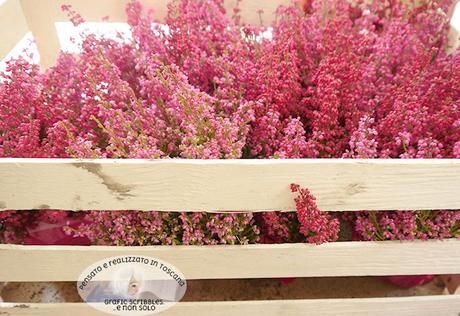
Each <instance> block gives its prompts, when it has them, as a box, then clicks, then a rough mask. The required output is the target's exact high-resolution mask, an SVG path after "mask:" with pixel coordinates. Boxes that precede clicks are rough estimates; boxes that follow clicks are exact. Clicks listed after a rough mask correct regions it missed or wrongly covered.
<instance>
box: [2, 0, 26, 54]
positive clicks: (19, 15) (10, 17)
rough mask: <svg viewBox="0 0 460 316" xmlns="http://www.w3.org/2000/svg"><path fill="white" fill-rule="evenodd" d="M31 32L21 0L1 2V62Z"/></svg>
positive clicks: (3, 0)
mask: <svg viewBox="0 0 460 316" xmlns="http://www.w3.org/2000/svg"><path fill="white" fill-rule="evenodd" d="M28 32H29V26H28V25H27V21H26V18H25V17H24V14H23V12H22V8H21V3H20V2H19V0H2V1H0V60H1V59H3V58H4V57H6V56H7V55H8V54H9V53H10V51H11V50H12V49H13V48H14V47H15V46H16V45H17V44H18V43H19V42H20V41H21V40H22V39H23V38H24V36H25V35H26V34H27V33H28Z"/></svg>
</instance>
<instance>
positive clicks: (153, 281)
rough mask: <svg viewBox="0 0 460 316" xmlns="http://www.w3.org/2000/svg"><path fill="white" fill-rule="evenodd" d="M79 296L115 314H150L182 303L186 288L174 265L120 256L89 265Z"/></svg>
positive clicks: (157, 260)
mask: <svg viewBox="0 0 460 316" xmlns="http://www.w3.org/2000/svg"><path fill="white" fill-rule="evenodd" d="M77 287H78V293H79V294H80V297H81V298H82V299H83V300H84V301H85V302H86V303H88V304H90V305H91V306H93V307H94V308H96V309H98V310H100V311H103V312H106V313H110V314H114V315H151V314H155V313H159V312H162V311H164V310H166V309H168V308H170V307H171V306H173V305H174V304H176V303H177V302H179V301H180V300H181V299H182V297H183V296H184V294H185V291H186V289H187V282H186V280H185V277H184V275H183V274H182V273H181V272H180V271H179V270H178V269H177V268H176V267H174V266H173V265H172V264H170V263H168V262H165V261H163V260H160V259H157V258H153V257H146V256H117V257H111V258H106V259H103V260H101V261H98V262H96V263H94V264H92V265H90V266H89V267H88V268H86V269H85V270H84V271H83V273H82V274H81V275H80V278H79V279H78V282H77Z"/></svg>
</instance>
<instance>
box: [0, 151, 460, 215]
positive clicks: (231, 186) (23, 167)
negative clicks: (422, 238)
mask: <svg viewBox="0 0 460 316" xmlns="http://www.w3.org/2000/svg"><path fill="white" fill-rule="evenodd" d="M290 183H298V184H300V185H302V186H305V187H308V188H310V190H311V191H312V192H313V194H314V195H315V196H316V197H317V201H318V206H319V208H320V209H321V210H324V211H355V210H394V209H399V210H414V209H460V160H442V159H439V160H437V159H436V160H421V159H420V160H418V159H417V160H355V159H350V160H342V159H297V160H296V159H293V160H182V159H164V160H150V161H149V160H135V159H130V160H108V159H106V160H104V159H100V160H84V161H83V160H74V159H9V158H7V159H0V187H1V188H2V190H0V209H3V210H5V209H17V210H21V209H66V210H169V211H178V210H193V211H236V210H238V211H260V210H293V209H294V203H293V194H292V193H291V192H290V189H289V185H290Z"/></svg>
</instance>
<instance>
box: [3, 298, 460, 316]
mask: <svg viewBox="0 0 460 316" xmlns="http://www.w3.org/2000/svg"><path fill="white" fill-rule="evenodd" d="M459 311H460V295H451V296H447V295H443V296H441V295H439V296H415V297H388V298H358V299H315V300H308V299H303V300H272V301H228V302H181V303H178V304H177V305H175V306H173V307H172V308H171V309H169V310H166V311H164V312H162V313H161V315H162V316H182V315H188V316H234V315H264V316H279V315H283V316H303V315H305V316H307V315H308V316H337V315H340V316H365V315H366V316H367V315H373V316H389V315H391V316H433V315H439V316H458V313H459ZM1 313H8V314H6V315H10V316H16V315H21V316H27V315H37V316H39V315H42V316H45V315H46V316H61V315H79V316H96V315H98V316H102V315H107V314H105V313H103V312H100V311H98V310H96V309H94V308H92V307H91V306H89V305H87V304H85V303H56V304H41V303H24V304H17V303H0V314H1Z"/></svg>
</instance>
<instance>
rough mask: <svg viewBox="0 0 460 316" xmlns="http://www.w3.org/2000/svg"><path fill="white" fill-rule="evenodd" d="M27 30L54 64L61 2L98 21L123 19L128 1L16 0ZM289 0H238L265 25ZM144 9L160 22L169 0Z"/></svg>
mask: <svg viewBox="0 0 460 316" xmlns="http://www.w3.org/2000/svg"><path fill="white" fill-rule="evenodd" d="M20 1H21V4H22V7H23V10H24V14H25V16H26V18H27V21H28V23H29V26H30V29H31V31H32V33H33V35H34V37H35V40H36V42H37V47H38V50H39V52H40V63H41V65H42V67H43V68H48V67H49V66H51V65H53V64H54V61H55V59H56V56H57V53H58V51H59V49H60V46H59V40H58V38H57V33H56V29H55V27H54V23H55V22H66V21H69V19H68V18H67V16H66V14H65V13H63V12H62V10H61V5H63V4H66V5H67V4H70V5H72V8H73V9H74V10H75V11H76V12H78V13H80V14H81V15H82V17H83V18H84V19H85V20H86V21H88V22H98V21H101V19H102V18H103V17H106V16H108V17H109V18H110V19H109V21H111V22H126V14H125V6H126V4H127V3H128V2H129V0H97V1H94V0H40V4H39V5H37V0H20ZM236 1H237V0H225V7H226V8H227V12H228V13H229V14H232V10H233V8H234V7H235V4H236ZM290 2H291V0H271V1H265V0H256V1H255V0H242V1H241V3H240V8H241V16H242V20H243V21H245V22H247V23H251V24H257V25H258V24H260V17H259V14H258V10H259V9H262V10H263V11H264V14H263V20H262V21H263V23H264V24H266V25H268V24H270V22H271V21H272V20H273V19H274V18H275V14H274V12H275V10H276V8H277V7H278V6H279V5H281V4H289V3H290ZM142 3H143V4H144V6H145V7H146V8H153V9H154V17H155V18H156V19H157V20H159V21H162V20H163V19H164V17H165V16H166V12H167V4H168V3H169V0H142Z"/></svg>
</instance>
